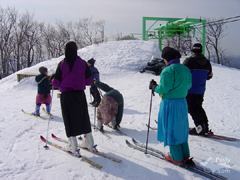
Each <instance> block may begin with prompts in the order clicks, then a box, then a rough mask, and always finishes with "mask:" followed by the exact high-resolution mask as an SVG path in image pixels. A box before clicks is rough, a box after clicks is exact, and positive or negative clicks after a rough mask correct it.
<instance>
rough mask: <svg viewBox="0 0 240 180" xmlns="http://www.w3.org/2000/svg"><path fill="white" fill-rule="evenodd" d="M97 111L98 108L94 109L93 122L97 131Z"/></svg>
mask: <svg viewBox="0 0 240 180" xmlns="http://www.w3.org/2000/svg"><path fill="white" fill-rule="evenodd" d="M96 111H97V107H94V117H93V118H94V122H93V124H94V129H96Z"/></svg>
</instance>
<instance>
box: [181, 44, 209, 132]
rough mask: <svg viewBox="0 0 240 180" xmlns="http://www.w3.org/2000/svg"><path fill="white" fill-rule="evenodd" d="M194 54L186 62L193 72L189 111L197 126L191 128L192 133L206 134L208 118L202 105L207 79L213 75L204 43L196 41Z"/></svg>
mask: <svg viewBox="0 0 240 180" xmlns="http://www.w3.org/2000/svg"><path fill="white" fill-rule="evenodd" d="M192 52H193V55H192V56H191V57H189V58H187V59H186V60H185V61H184V62H183V64H185V65H186V66H187V67H188V68H189V69H190V70H191V73H192V87H191V89H190V90H189V92H188V95H187V102H188V111H189V113H190V115H191V116H192V119H193V121H194V124H195V126H196V128H192V129H190V131H189V133H190V134H199V135H206V134H207V133H208V132H209V127H208V118H207V115H206V112H205V111H204V109H203V107H202V103H203V98H204V93H205V89H206V81H207V80H209V79H211V78H212V76H213V73H212V66H211V63H210V61H209V60H208V59H207V58H206V57H205V56H204V55H203V54H202V45H201V44H200V43H196V44H194V45H193V48H192Z"/></svg>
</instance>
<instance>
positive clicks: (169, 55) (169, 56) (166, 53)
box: [162, 47, 181, 62]
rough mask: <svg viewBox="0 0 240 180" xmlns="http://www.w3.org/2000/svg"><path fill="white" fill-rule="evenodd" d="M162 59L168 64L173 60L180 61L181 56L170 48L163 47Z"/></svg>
mask: <svg viewBox="0 0 240 180" xmlns="http://www.w3.org/2000/svg"><path fill="white" fill-rule="evenodd" d="M162 58H163V59H166V60H167V61H168V62H169V61H171V60H174V59H180V58H181V54H180V53H179V51H178V50H176V49H174V48H171V47H165V48H163V50H162Z"/></svg>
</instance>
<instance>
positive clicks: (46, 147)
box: [43, 87, 53, 149]
mask: <svg viewBox="0 0 240 180" xmlns="http://www.w3.org/2000/svg"><path fill="white" fill-rule="evenodd" d="M51 97H52V100H51V103H50V107H51V109H52V101H53V87H52V92H51ZM50 120H51V116H50V115H49V118H48V124H47V135H46V144H45V145H44V146H43V147H44V148H45V149H49V147H48V145H47V142H48V131H49V125H50Z"/></svg>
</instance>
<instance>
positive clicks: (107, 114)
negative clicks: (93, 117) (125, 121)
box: [95, 82, 124, 132]
mask: <svg viewBox="0 0 240 180" xmlns="http://www.w3.org/2000/svg"><path fill="white" fill-rule="evenodd" d="M95 85H96V86H97V87H98V88H99V89H101V90H102V91H104V92H105V94H104V96H103V98H102V100H101V103H100V105H99V107H98V110H97V119H98V125H97V126H98V129H99V130H100V131H102V132H103V124H104V125H108V124H110V126H111V127H112V128H113V129H115V130H118V128H120V123H121V121H122V117H123V107H124V100H123V96H122V94H121V93H120V92H119V91H118V90H116V89H114V88H112V87H110V86H108V85H107V84H105V83H103V82H96V83H95Z"/></svg>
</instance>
